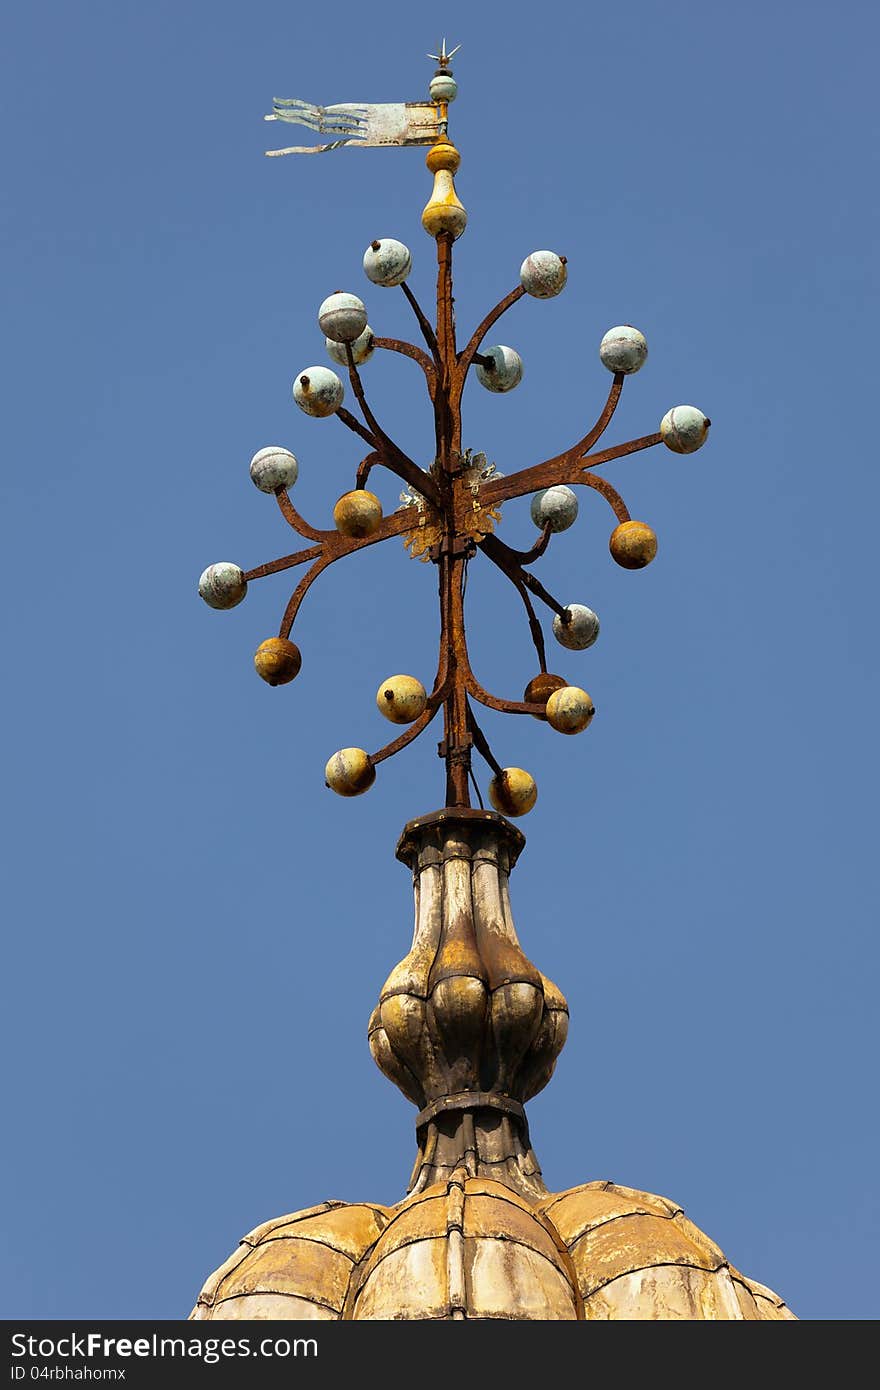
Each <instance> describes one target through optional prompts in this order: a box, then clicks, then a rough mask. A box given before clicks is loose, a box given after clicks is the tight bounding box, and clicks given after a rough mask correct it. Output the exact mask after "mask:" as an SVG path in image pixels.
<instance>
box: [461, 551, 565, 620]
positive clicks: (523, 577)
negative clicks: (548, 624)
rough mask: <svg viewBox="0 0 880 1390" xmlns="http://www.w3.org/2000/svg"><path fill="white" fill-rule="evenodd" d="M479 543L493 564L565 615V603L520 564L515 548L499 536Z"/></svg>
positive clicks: (548, 605) (554, 610)
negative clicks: (506, 543)
mask: <svg viewBox="0 0 880 1390" xmlns="http://www.w3.org/2000/svg"><path fill="white" fill-rule="evenodd" d="M478 545H479V547H480V549H481V550H482V552H483V554H484V555H488V557H489V559H490V560H491V561H492V562H493V564H496V565H497V566H498V568H499V569H500V570H503V571H504V573H505V574H506V575H507V576H508V578H510V579H512V578H513V577H514V575H515V576H516V578H517V579H519V581H520V583H522V584H524V585H525V586H526V588H527V589H530V590H531V592H532V593H533V594H534V595H535V597H536V598H539V599H540V600H541V602H542V603H546V605H547V607H548V608H552V609H553V612H554V613H558V614H559V616H560V617H562V616H563V614H564V613H565V611H566V610H565V604H564V603H560V602H559V600H558V599H555V598H554V597H553V595H552V594H551V593H549V592H548V590H547V589H545V588H544V585H543V584H542V583H541V581H540V580H539V579H536V578H535V576H534V575H533V574H530V573H529V571H528V570H524V569H523V568H522V565H520V564H519V562H518V561H517V559H516V551H515V550H511V548H510V546H509V545H505V544H504V541H501V540H499V539H498V537H497V536H484V537H483V539H482V540H481V541H479V542H478Z"/></svg>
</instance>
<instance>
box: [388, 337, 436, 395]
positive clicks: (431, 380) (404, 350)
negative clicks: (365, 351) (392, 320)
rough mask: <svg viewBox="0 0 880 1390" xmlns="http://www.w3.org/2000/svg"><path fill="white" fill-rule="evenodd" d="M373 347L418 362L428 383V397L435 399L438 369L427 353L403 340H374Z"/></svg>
mask: <svg viewBox="0 0 880 1390" xmlns="http://www.w3.org/2000/svg"><path fill="white" fill-rule="evenodd" d="M373 347H376V348H384V349H385V350H386V351H387V352H399V353H401V354H402V355H403V356H404V357H409V358H411V359H412V361H413V362H418V364H419V366H420V367H421V369H422V371H423V372H424V373H425V376H426V378H427V381H428V395H429V396H430V397H431V400H433V399H434V392H435V391H436V390H437V369H436V367H435V366H434V363H433V362H432V361H431V359H430V357H429V356H428V354H427V353H426V352H424V351H423V350H422V349H421V348H420V347H416V345H415V343H407V342H405V341H404V339H403V338H376V337H374V338H373Z"/></svg>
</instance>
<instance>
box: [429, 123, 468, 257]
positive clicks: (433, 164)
mask: <svg viewBox="0 0 880 1390" xmlns="http://www.w3.org/2000/svg"><path fill="white" fill-rule="evenodd" d="M425 163H426V164H427V166H428V168H429V169H430V171H431V173H432V174H433V175H434V189H433V192H432V193H431V198H430V201H429V202H428V205H427V207H426V208H425V210H424V212H423V213H422V226H423V227H424V229H425V231H426V232H427V233H428V235H429V236H432V237H438V236H440V235H441V234H442V233H443V232H450V233H451V234H452V236H453V238H457V237H460V236H461V234H462V232H463V231H464V229H465V227H466V226H467V213H466V211H465V209H464V206H463V205H462V203H461V202H459V198H458V194H457V193H456V191H455V182H454V179H455V173H456V170H457V169H458V166H459V164H460V163H461V155H460V154H459V153H458V150H457V149H456V148H455V146H454V145H453V144H452V143H451V142H450V141H449V140H446V139H444V138H443V137H442V136H441V138H440V139H439V140H438V141H437V142H436V144H434V145H432V146H431V148H430V149H429V151H428V155H427V158H426V160H425Z"/></svg>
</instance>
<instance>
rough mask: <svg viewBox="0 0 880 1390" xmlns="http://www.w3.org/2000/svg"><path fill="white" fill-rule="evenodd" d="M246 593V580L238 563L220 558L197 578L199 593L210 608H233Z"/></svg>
mask: <svg viewBox="0 0 880 1390" xmlns="http://www.w3.org/2000/svg"><path fill="white" fill-rule="evenodd" d="M246 593H247V580H246V579H245V577H244V574H243V572H242V571H241V570H240V569H239V568H238V565H233V564H230V563H229V561H228V560H220V561H218V563H217V564H216V565H209V566H208V568H207V569H206V570H204V571H203V573H202V577H201V578H200V580H199V594H200V595H201V597H202V598H203V599H204V600H205V603H207V604H208V606H209V607H210V608H234V607H235V606H236V604H238V603H241V601H242V599H243V598H244V596H245V594H246Z"/></svg>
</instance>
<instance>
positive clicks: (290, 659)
mask: <svg viewBox="0 0 880 1390" xmlns="http://www.w3.org/2000/svg"><path fill="white" fill-rule="evenodd" d="M254 666H255V667H256V671H257V675H258V676H259V677H260V678H261V679H262V680H264V681H266V682H267V684H268V685H287V682H288V681H292V680H293V679H294V677H295V676H298V675H299V668H300V666H302V657H301V655H300V650H299V647H298V646H297V645H296V643H295V642H288V640H287V638H286V637H267V638H266V641H265V642H261V643H260V645H259V646H258V647H257V650H256V652H255V653H254Z"/></svg>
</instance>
